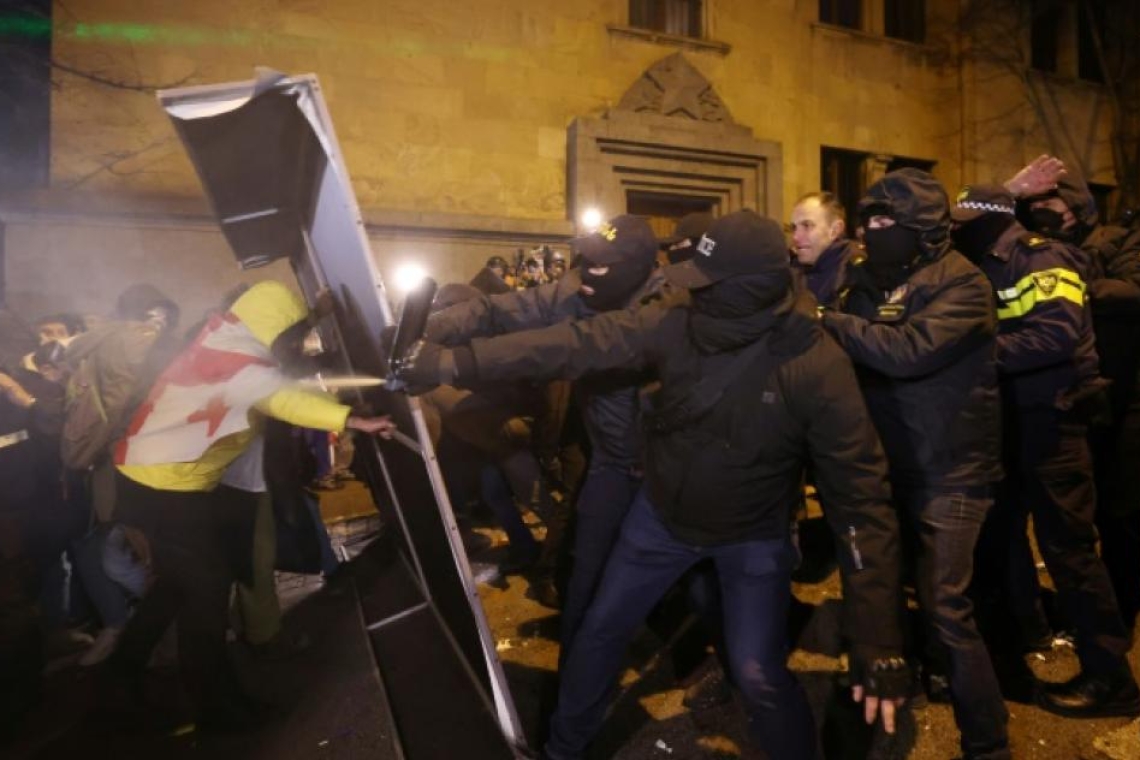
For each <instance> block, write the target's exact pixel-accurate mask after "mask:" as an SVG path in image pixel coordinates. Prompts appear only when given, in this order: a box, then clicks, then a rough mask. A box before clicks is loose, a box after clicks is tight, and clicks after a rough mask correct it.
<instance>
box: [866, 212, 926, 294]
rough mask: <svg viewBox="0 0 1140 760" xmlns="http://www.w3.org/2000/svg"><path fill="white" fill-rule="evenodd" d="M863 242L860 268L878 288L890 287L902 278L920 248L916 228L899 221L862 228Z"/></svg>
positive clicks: (904, 279) (897, 283) (899, 282)
mask: <svg viewBox="0 0 1140 760" xmlns="http://www.w3.org/2000/svg"><path fill="white" fill-rule="evenodd" d="M863 242H864V244H865V245H866V247H867V261H866V263H865V264H863V268H864V269H865V270H866V272H867V274H868V275H869V276H870V278H871V282H873V283H874V285H875V287H877V288H879V289H880V290H894V289H895V288H897V287H898V286H899V285H901V284H903V283H904V282H906V278H907V275H908V274H909V272H910V266H911V264H913V263H914V260H915V259H916V258H918V256H919V254H920V253H921V251H922V249H921V248H920V246H919V232H918V230H914V229H911V228H910V227H904V226H902V225H901V224H893V225H891V226H890V227H879V228H875V229H872V228H870V227H867V228H865V229H864V231H863Z"/></svg>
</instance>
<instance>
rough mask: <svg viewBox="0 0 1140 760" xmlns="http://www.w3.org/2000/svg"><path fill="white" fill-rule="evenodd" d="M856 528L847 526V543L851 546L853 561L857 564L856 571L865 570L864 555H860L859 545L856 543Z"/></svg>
mask: <svg viewBox="0 0 1140 760" xmlns="http://www.w3.org/2000/svg"><path fill="white" fill-rule="evenodd" d="M855 539H856V533H855V526H854V525H848V526H847V543H849V544H851V559H852V560H853V561H854V562H855V569H856V570H862V569H863V555H862V554H860V553H859V545H858V544H857V543H855Z"/></svg>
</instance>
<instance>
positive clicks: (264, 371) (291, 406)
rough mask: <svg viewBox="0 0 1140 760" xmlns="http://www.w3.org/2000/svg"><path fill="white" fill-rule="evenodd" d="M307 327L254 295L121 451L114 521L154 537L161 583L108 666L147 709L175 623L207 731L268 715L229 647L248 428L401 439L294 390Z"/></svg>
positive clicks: (147, 410) (186, 676)
mask: <svg viewBox="0 0 1140 760" xmlns="http://www.w3.org/2000/svg"><path fill="white" fill-rule="evenodd" d="M307 316H308V309H307V308H306V307H305V304H304V303H303V302H302V301H301V299H299V298H298V297H297V296H296V295H295V294H294V293H292V292H291V291H290V290H289V289H287V288H286V287H285V286H284V285H282V284H281V283H278V282H272V281H267V282H261V283H258V284H257V285H254V286H253V287H251V288H249V289H248V290H247V291H245V292H244V293H243V294H242V295H241V296H240V297H239V298H238V299H237V300H236V301H234V303H233V304H232V306H230V308H229V310H228V311H226V312H225V313H221V314H216V315H214V316H213V317H211V318H210V319H209V321H208V322H207V323H206V325H205V326H204V327H203V328H202V330H201V332H199V333H198V335H197V337H195V339H194V340H193V341H192V342H191V344H190V345H189V346H188V347H187V348H185V349H184V350H183V351H182V352H181V353H179V354H178V355H177V356H176V357H175V359H174V360H173V362H172V363H171V364H170V366H168V367H167V368H166V370H164V371H163V372H162V374H161V375H160V376H159V378H158V380H157V381H156V382H155V384H154V386H153V388H152V389H151V390H150V392H149V394H148V395H147V398H146V400H145V401H144V402H143V404H142V405H141V406H140V407H139V408H138V410H137V411H136V412H135V414H134V416H133V417H132V419H131V421H130V424H129V426H128V428H127V430H126V433H125V435H124V436H123V437H122V438H121V439H120V440H119V441H118V442H117V443H116V444H115V447H114V461H115V466H116V469H117V475H116V489H117V493H116V517H117V518H118V519H120V520H122V521H123V522H125V523H127V524H128V525H132V526H134V527H137V528H139V529H141V530H142V531H143V533H144V534H145V535H146V537H147V539H148V542H149V546H150V554H151V560H152V563H153V569H154V574H155V583H154V586H153V588H152V589H151V590H150V591H149V593H148V594H147V595H146V597H145V598H144V599H143V600H142V602H141V603H140V605H139V607H138V609H137V610H136V612H135V615H134V617H133V618H132V620H131V622H130V623H129V624H128V626H127V629H126V631H125V632H124V634H123V637H122V639H121V642H120V645H119V648H118V649H117V651H116V653H115V655H114V657H113V658H112V659H111V661H110V663H109V667H110V670H111V673H112V674H114V675H115V676H117V677H124V678H125V679H126V682H127V683H128V684H129V685H130V688H131V690H132V696H133V697H135V698H136V699H139V700H141V697H142V693H141V683H142V674H143V672H144V670H145V667H146V664H147V661H148V660H149V658H150V654H151V651H152V650H153V649H154V646H155V645H156V644H157V643H158V640H159V638H161V636H162V634H163V632H164V631H165V630H166V628H167V627H168V626H169V625H170V623H172V622H174V623H176V624H177V626H178V657H179V665H180V671H181V675H182V680H183V684H184V686H185V687H186V689H187V692H188V693H189V695H190V697H191V699H192V701H193V704H194V709H195V715H194V719H195V721H196V723H197V726H198V728H199V729H202V730H215V731H235V730H243V729H246V728H250V727H252V726H254V725H256V724H257V723H258V722H259V720H260V717H261V715H262V714H263V713H262V711H261V710H259V708H258V706H257V705H256V703H255V702H254V701H253V700H251V699H250V698H249V697H248V696H247V695H246V694H245V692H244V690H243V689H242V688H241V686H240V685H239V683H238V680H237V678H236V676H235V674H234V672H233V669H232V667H231V665H230V663H229V661H228V659H227V656H226V642H225V633H226V627H227V622H228V620H227V609H228V603H229V595H230V587H231V586H232V584H233V583H234V581H235V580H238V579H244V578H247V577H248V576H249V572H250V559H251V547H252V540H253V539H252V536H253V526H254V517H255V513H254V510H253V509H252V508H251V507H250V505H249V504H248V503H247V502H245V501H243V500H237V499H232V498H229V497H228V496H227V495H226V491H227V489H220V490H218V491H215V490H214V489H215V486H217V485H218V483H219V481H220V480H221V477H222V474H223V473H224V472H225V470H226V468H227V467H228V466H229V464H230V463H231V462H233V461H234V460H235V459H236V458H237V457H238V456H240V455H241V453H242V452H243V451H244V450H245V448H246V447H247V446H248V445H249V444H250V442H251V441H252V440H253V438H254V436H255V434H256V431H255V430H254V429H252V427H251V417H255V416H256V415H257V414H264V415H268V416H270V417H275V418H277V419H280V420H284V421H286V422H290V423H292V424H295V425H300V426H302V427H309V428H318V429H322V430H333V431H338V432H339V431H343V430H345V429H354V430H360V431H362V432H366V433H378V434H380V435H384V436H390V435H391V431H392V429H393V428H394V426H393V424H392V423H391V421H390V419H389V418H387V417H368V418H364V417H357V416H353V415H352V414H351V410H350V409H349V407H347V406H344V405H343V404H340V403H338V402H337V401H336V400H335V399H334V398H332V397H330V396H328V395H325V394H321V393H315V392H311V391H307V390H304V389H301V388H298V387H297V386H296V385H295V384H293V383H292V382H291V379H290V377H289V375H287V374H286V372H285V371H284V369H287V368H288V366H289V364H290V363H291V362H292V361H293V360H294V359H296V358H299V357H300V350H299V348H300V342H301V338H302V337H303V335H304V333H305V332H307V330H308V324H307V322H306V317H307ZM283 368H284V369H283Z"/></svg>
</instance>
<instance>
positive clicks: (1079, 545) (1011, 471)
mask: <svg viewBox="0 0 1140 760" xmlns="http://www.w3.org/2000/svg"><path fill="white" fill-rule="evenodd" d="M1007 420H1009V424H1007V425H1006V428H1005V434H1006V447H1007V456H1006V473H1007V476H1006V480H1007V482H1006V483H1004V484H1003V487H1002V488H1001V489H1000V490H999V492H998V503H997V506H996V509H997V510H999V511H1003V512H1007V513H1010V514H1023V513H1024V512H1025V511H1026V510H1028V511H1030V512H1031V513H1032V514H1033V525H1034V530H1035V533H1036V535H1037V546H1038V549H1039V550H1040V552H1041V556H1042V558H1043V559H1044V560H1045V567H1046V568H1047V569H1048V570H1049V575H1050V576H1051V577H1052V578H1053V583H1054V584H1055V585H1056V587H1057V600H1058V602H1059V605H1060V608H1061V612H1062V615H1063V616H1064V618H1065V620H1066V621H1067V622H1068V623H1069V624H1070V625H1072V626H1073V627H1074V632H1075V634H1076V639H1077V655H1078V657H1079V658H1080V662H1081V669H1082V671H1083V672H1085V673H1088V674H1090V675H1113V674H1118V673H1120V672H1122V671H1126V670H1127V668H1128V663H1127V661H1126V660H1125V654H1126V653H1127V652H1128V648H1129V637H1128V633H1127V631H1125V629H1124V624H1123V622H1122V621H1121V618H1120V611H1119V609H1118V607H1117V602H1116V594H1115V593H1114V592H1113V589H1112V583H1111V582H1110V580H1109V576H1108V572H1107V571H1106V569H1105V566H1104V563H1103V562H1102V561H1101V559H1100V557H1099V556H1098V555H1097V552H1096V541H1097V531H1096V526H1095V524H1094V512H1095V509H1096V488H1095V486H1094V484H1093V468H1092V457H1091V456H1090V454H1089V446H1088V441H1087V427H1086V426H1085V425H1083V424H1077V423H1072V422H1068V421H1066V420H1065V419H1064V418H1063V417H1062V415H1061V413H1060V412H1058V411H1056V410H1053V409H1020V410H1018V413H1017V414H1016V415H1013V416H1012V417H1009V416H1007ZM1011 538H1012V537H1011ZM1008 593H1009V594H1010V595H1011V596H1012V597H1016V595H1018V594H1023V593H1025V590H1024V589H1017V588H1013V589H1009V590H1008Z"/></svg>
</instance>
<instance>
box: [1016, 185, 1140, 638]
mask: <svg viewBox="0 0 1140 760" xmlns="http://www.w3.org/2000/svg"><path fill="white" fill-rule="evenodd" d="M1018 208H1019V212H1020V214H1021V215H1022V216H1023V217H1024V218H1027V219H1028V221H1029V228H1030V229H1031V230H1032V231H1034V232H1040V233H1041V234H1043V235H1046V236H1048V237H1055V238H1057V239H1059V240H1062V241H1065V242H1070V243H1072V244H1073V245H1076V246H1078V247H1079V248H1080V249H1081V250H1082V251H1084V253H1085V254H1086V255H1087V256H1088V258H1089V266H1090V268H1091V274H1090V279H1089V282H1088V295H1089V300H1090V303H1091V306H1092V318H1093V332H1094V333H1095V334H1096V350H1097V354H1098V356H1099V357H1100V372H1101V375H1103V376H1104V378H1105V379H1106V380H1109V381H1111V382H1112V385H1111V386H1109V389H1108V395H1109V404H1110V414H1111V417H1110V419H1109V420H1108V421H1107V424H1104V425H1100V426H1097V427H1094V428H1093V429H1092V430H1091V431H1090V437H1089V443H1090V444H1091V446H1092V455H1093V467H1094V468H1095V473H1096V490H1097V511H1096V522H1097V527H1098V528H1099V531H1100V540H1101V558H1102V559H1103V560H1104V564H1105V567H1106V568H1107V569H1108V573H1109V577H1111V579H1112V585H1113V589H1114V590H1115V592H1116V597H1117V601H1118V602H1119V604H1120V613H1121V616H1122V617H1123V619H1124V625H1125V628H1126V629H1127V630H1132V628H1133V626H1134V625H1135V622H1136V617H1137V614H1138V613H1140V562H1138V561H1137V559H1136V558H1137V557H1138V556H1140V481H1138V480H1137V478H1136V477H1135V473H1134V468H1135V466H1136V463H1137V462H1140V340H1137V339H1136V335H1137V332H1138V331H1140V230H1130V229H1127V228H1125V227H1120V226H1117V225H1113V224H1100V221H1099V218H1098V216H1097V213H1096V205H1095V202H1094V201H1093V197H1092V193H1090V192H1089V190H1088V186H1087V185H1086V184H1085V183H1084V181H1083V180H1081V179H1080V178H1078V177H1075V176H1072V175H1069V176H1066V177H1061V178H1060V179H1059V181H1058V183H1057V188H1056V189H1055V190H1053V191H1051V192H1046V193H1043V194H1038V195H1032V196H1029V197H1027V198H1024V199H1022V200H1020V201H1019V203H1018Z"/></svg>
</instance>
